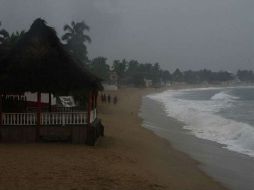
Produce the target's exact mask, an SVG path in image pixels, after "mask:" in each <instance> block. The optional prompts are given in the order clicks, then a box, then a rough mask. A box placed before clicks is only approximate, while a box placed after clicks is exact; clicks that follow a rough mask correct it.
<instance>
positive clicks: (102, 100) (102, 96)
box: [101, 94, 104, 103]
mask: <svg viewBox="0 0 254 190" xmlns="http://www.w3.org/2000/svg"><path fill="white" fill-rule="evenodd" d="M101 102H102V103H104V95H103V94H101Z"/></svg>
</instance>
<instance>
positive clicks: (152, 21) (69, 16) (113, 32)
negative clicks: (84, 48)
mask: <svg viewBox="0 0 254 190" xmlns="http://www.w3.org/2000/svg"><path fill="white" fill-rule="evenodd" d="M37 17H42V18H44V19H46V20H47V22H48V24H49V25H51V26H54V27H55V28H56V29H57V31H58V33H60V34H61V33H62V27H63V25H64V24H65V23H70V22H71V21H72V20H75V21H79V20H85V21H86V23H87V24H88V25H89V26H90V27H91V31H90V33H89V34H90V36H91V37H92V40H93V42H92V44H91V45H89V46H88V48H89V56H90V58H93V57H96V56H105V57H107V58H109V61H112V60H113V59H121V58H126V59H137V60H139V61H141V62H159V63H160V64H161V66H162V67H163V68H164V69H170V70H171V71H172V70H174V69H176V68H178V67H179V68H180V69H184V70H186V69H194V70H196V69H203V68H208V69H212V70H230V71H236V70H237V69H239V68H240V69H253V70H254V1H253V0H0V20H1V21H2V23H3V27H4V28H6V29H8V30H9V31H15V30H21V29H28V28H29V26H30V25H31V23H32V21H33V20H34V19H35V18H37Z"/></svg>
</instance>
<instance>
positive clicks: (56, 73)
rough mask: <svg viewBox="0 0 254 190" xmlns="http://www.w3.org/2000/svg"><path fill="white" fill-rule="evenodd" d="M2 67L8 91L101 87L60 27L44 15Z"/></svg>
mask: <svg viewBox="0 0 254 190" xmlns="http://www.w3.org/2000/svg"><path fill="white" fill-rule="evenodd" d="M0 67H1V71H0V72H1V73H0V75H1V78H0V91H1V92H4V93H10V92H11V93H13V92H15V93H18V92H24V91H32V92H52V93H69V92H71V91H76V90H81V89H89V90H98V89H100V88H101V84H100V80H99V79H98V78H97V77H95V76H94V75H92V74H91V73H89V72H88V71H87V70H86V69H85V68H84V67H82V68H81V67H80V66H78V64H77V63H76V62H75V61H74V60H73V59H72V57H71V56H70V55H69V54H68V53H67V52H66V51H65V49H64V47H63V44H62V43H61V42H60V40H59V38H58V37H57V34H56V31H55V30H54V29H53V28H51V27H49V26H47V24H46V22H45V21H44V20H42V19H36V20H35V21H34V23H33V24H32V25H31V28H30V30H29V31H28V32H27V33H25V35H24V36H23V37H22V38H21V39H20V40H19V41H18V42H17V45H16V46H15V47H14V48H13V50H12V51H11V52H10V54H9V55H8V56H7V58H6V59H5V60H4V61H3V62H2V63H1V64H0Z"/></svg>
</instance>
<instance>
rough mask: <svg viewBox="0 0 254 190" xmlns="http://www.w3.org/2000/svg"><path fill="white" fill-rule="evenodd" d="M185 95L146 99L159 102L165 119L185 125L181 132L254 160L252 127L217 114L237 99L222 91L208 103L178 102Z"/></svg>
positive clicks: (172, 92)
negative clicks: (172, 119)
mask: <svg viewBox="0 0 254 190" xmlns="http://www.w3.org/2000/svg"><path fill="white" fill-rule="evenodd" d="M197 90H198V89H196V90H192V91H197ZM202 90H205V89H202ZM206 90H209V89H206ZM185 93H186V90H169V91H166V92H163V93H159V94H154V95H149V96H148V97H149V98H151V99H154V100H157V101H159V102H161V103H162V104H163V105H164V107H165V111H166V113H167V114H168V116H170V117H174V118H176V119H178V120H179V121H182V122H183V123H185V126H184V129H187V130H190V132H191V133H192V134H193V135H195V136H196V137H198V138H201V139H206V140H210V141H215V142H217V143H220V144H222V145H223V147H224V148H227V149H229V150H231V151H236V152H239V153H243V154H246V155H249V156H252V157H254V127H253V126H251V125H249V124H246V123H242V122H238V121H234V120H231V119H226V118H224V117H222V116H220V115H219V114H218V113H219V111H220V110H221V109H223V108H225V107H228V106H231V105H232V102H233V101H237V100H238V99H239V97H236V96H232V95H230V94H229V93H227V92H226V91H221V92H219V93H217V94H214V95H213V96H212V97H211V98H210V100H202V101H201V100H187V99H182V98H179V95H183V94H185Z"/></svg>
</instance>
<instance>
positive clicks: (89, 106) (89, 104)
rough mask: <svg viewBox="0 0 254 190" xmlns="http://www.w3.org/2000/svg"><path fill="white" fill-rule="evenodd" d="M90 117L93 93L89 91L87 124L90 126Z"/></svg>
mask: <svg viewBox="0 0 254 190" xmlns="http://www.w3.org/2000/svg"><path fill="white" fill-rule="evenodd" d="M90 117H91V93H90V92H89V94H88V106H87V124H88V126H89V127H90V124H91V121H90Z"/></svg>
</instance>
